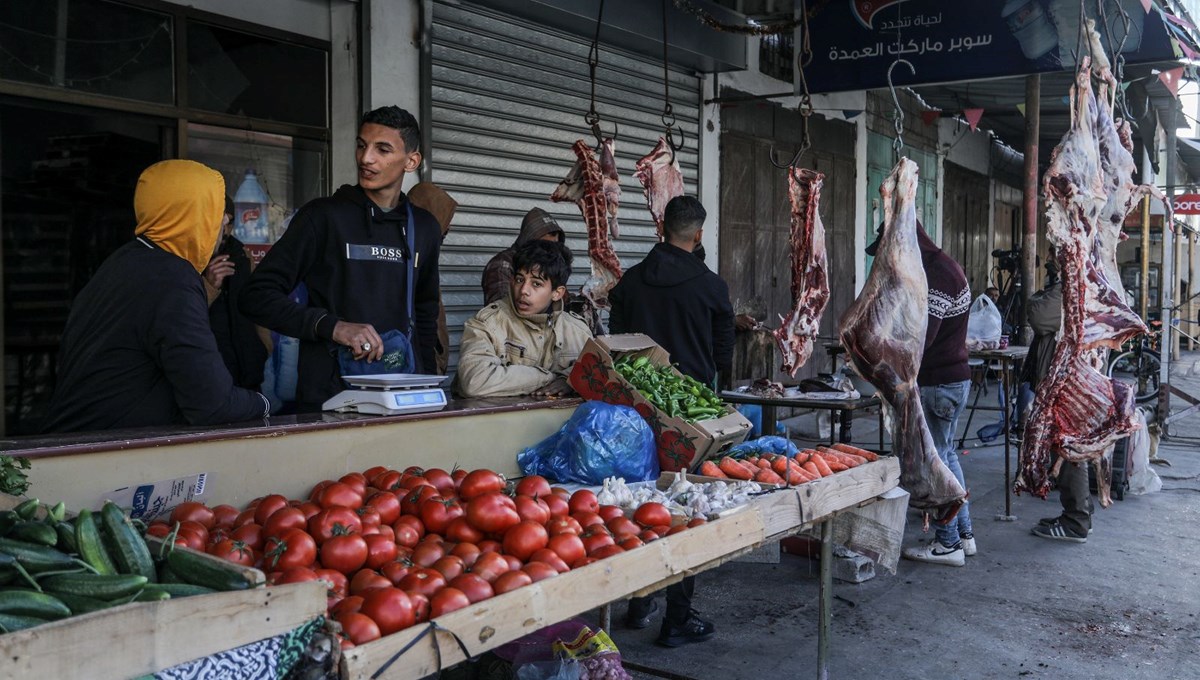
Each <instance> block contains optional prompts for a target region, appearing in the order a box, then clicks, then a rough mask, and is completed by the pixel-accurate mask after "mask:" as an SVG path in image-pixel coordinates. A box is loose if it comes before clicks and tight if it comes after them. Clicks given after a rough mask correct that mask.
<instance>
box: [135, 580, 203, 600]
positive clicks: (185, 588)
mask: <svg viewBox="0 0 1200 680" xmlns="http://www.w3.org/2000/svg"><path fill="white" fill-rule="evenodd" d="M146 590H161V591H163V592H166V593H169V594H170V595H171V597H191V596H193V595H208V594H209V593H215V592H217V591H215V590H213V589H212V588H205V587H204V586H197V585H193V584H191V583H152V584H150V585H148V586H146Z"/></svg>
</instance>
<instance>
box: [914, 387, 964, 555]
mask: <svg viewBox="0 0 1200 680" xmlns="http://www.w3.org/2000/svg"><path fill="white" fill-rule="evenodd" d="M970 392H971V381H970V380H964V381H962V382H955V383H946V384H943V385H932V386H929V387H922V388H921V407H922V408H923V409H924V410H925V421H926V422H928V423H929V431H930V433H932V434H933V442H934V443H935V444H937V452H938V457H940V458H941V459H942V462H943V463H945V464H946V467H948V468H950V472H951V473H953V474H954V478H955V479H957V480H958V483H959V484H961V485H962V487H963V489H966V488H967V483H966V481H965V480H964V479H963V472H962V466H961V465H959V462H958V449H956V448H954V433H955V431H956V430H957V429H958V417H959V416H960V415H962V412H963V409H965V408H966V406H967V395H968V394H970ZM936 531H937V539H938V542H939V543H941V544H942V545H944V546H947V547H950V546H953V545H955V544H957V543H958V542H959V541H960V540H961V537H962V536H968V537H970V536H973V535H974V532H973V531H972V529H971V513H970V508H969V504H968V503H967V502H966V501H963V505H962V508H961V509H959V511H958V515H956V516H955V518H954V519H953V520H951V522H950V523H949V524H947V525H946V526H941V525H938V526H937V529H936Z"/></svg>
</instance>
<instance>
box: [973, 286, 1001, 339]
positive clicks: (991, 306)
mask: <svg viewBox="0 0 1200 680" xmlns="http://www.w3.org/2000/svg"><path fill="white" fill-rule="evenodd" d="M1001 329H1002V325H1001V320H1000V310H999V309H998V308H997V307H996V303H995V302H992V299H991V298H990V297H988V296H986V295H980V296H979V297H977V298H975V302H972V303H971V315H970V317H968V319H967V348H968V349H997V348H999V347H1000V334H1001V332H1002V330H1001Z"/></svg>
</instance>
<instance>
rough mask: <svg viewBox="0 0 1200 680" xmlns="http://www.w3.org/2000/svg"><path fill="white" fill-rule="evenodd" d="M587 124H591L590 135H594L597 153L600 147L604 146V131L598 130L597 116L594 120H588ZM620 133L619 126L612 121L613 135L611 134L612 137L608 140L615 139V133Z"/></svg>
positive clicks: (598, 120)
mask: <svg viewBox="0 0 1200 680" xmlns="http://www.w3.org/2000/svg"><path fill="white" fill-rule="evenodd" d="M587 122H588V123H590V124H591V127H592V135H594V136H595V137H596V150H597V151H599V150H600V147H601V146H603V145H604V131H603V130H601V129H600V117H599V116H597V117H596V118H595V119H594V120H588V121H587ZM620 131H621V126H619V125H617V121H615V120H614V121H613V133H612V136H611V137H610V139H616V138H617V133H619V132H620Z"/></svg>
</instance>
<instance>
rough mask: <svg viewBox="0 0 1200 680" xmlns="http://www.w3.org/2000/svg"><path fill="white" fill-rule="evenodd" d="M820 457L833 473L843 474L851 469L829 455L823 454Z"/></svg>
mask: <svg viewBox="0 0 1200 680" xmlns="http://www.w3.org/2000/svg"><path fill="white" fill-rule="evenodd" d="M818 457H819V458H820V459H821V460H823V461H825V464H826V465H828V466H829V469H830V470H832V471H833V472H842V471H844V470H849V469H850V466H849V465H846V464H845V463H843V462H842V461H840V460H838V459H837V457H836V456H831V455H829V454H827V453H824V452H822V453H820V454H819V456H818Z"/></svg>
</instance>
